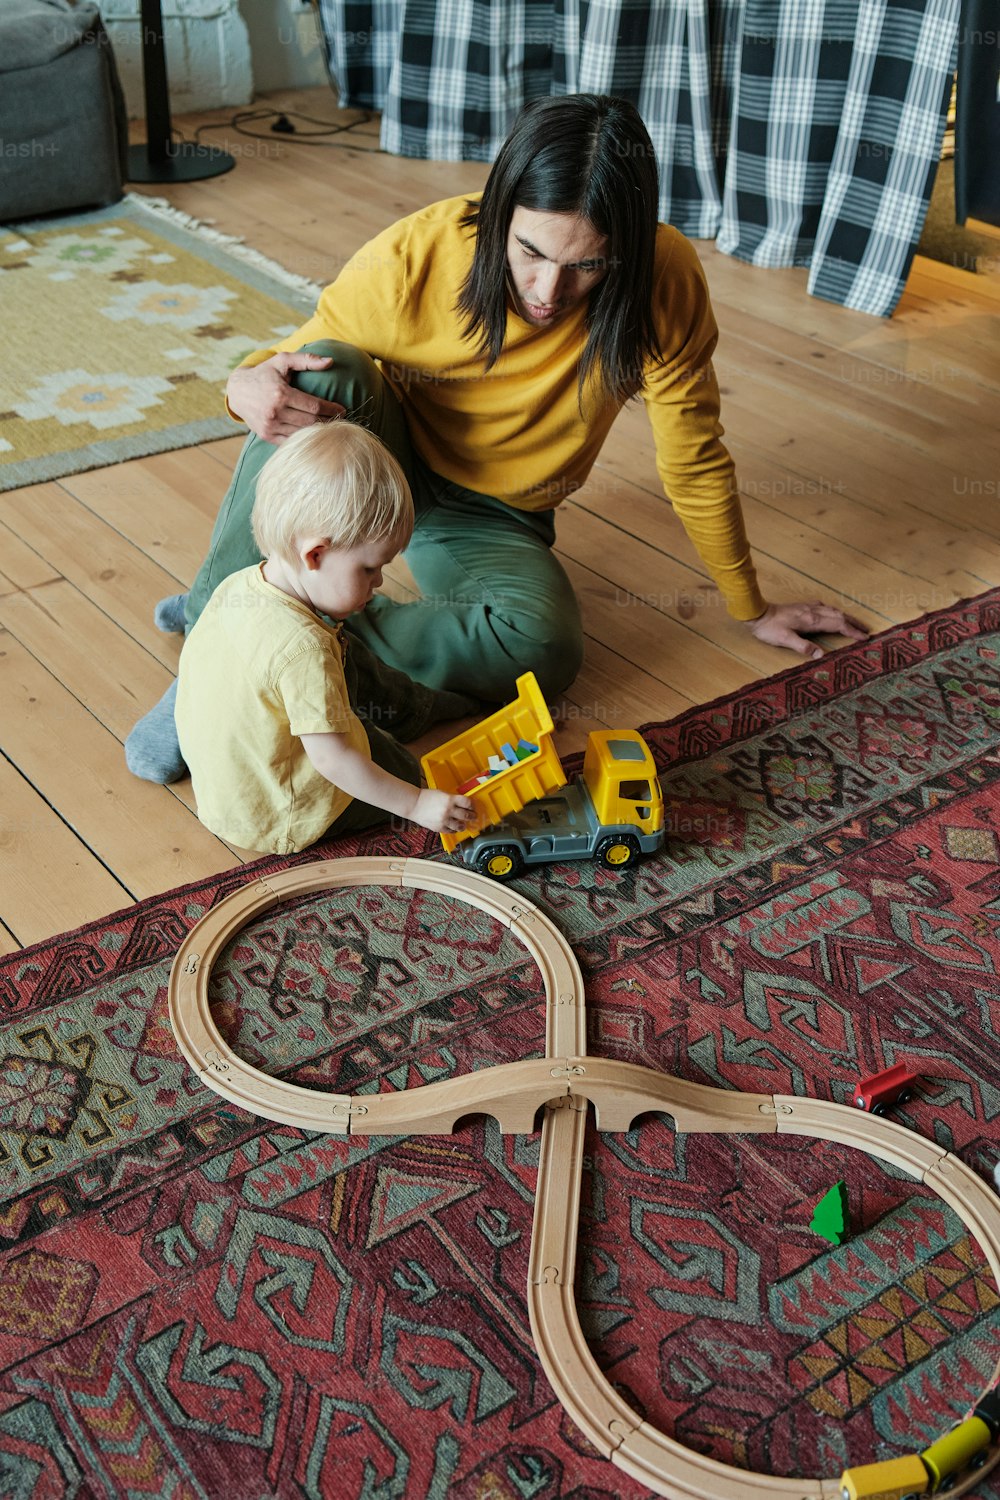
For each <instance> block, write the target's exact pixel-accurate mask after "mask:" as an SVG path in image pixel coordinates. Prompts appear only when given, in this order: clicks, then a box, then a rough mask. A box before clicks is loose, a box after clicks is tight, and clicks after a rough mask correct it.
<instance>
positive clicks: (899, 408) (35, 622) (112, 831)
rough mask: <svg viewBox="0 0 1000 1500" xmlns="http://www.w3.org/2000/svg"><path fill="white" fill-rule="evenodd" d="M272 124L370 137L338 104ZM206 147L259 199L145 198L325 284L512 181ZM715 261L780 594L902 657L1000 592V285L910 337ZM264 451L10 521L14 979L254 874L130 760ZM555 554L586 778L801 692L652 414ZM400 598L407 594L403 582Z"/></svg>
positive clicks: (366, 152) (367, 143)
mask: <svg viewBox="0 0 1000 1500" xmlns="http://www.w3.org/2000/svg"><path fill="white" fill-rule="evenodd" d="M269 101H270V102H273V103H275V104H276V105H280V106H281V107H283V108H288V107H291V108H298V109H303V110H306V111H307V112H309V113H311V114H313V115H318V116H320V117H322V118H324V119H330V120H334V119H340V120H344V119H348V120H349V119H351V118H353V117H352V116H349V115H339V116H338V114H337V112H336V110H335V107H334V101H333V98H332V96H331V95H330V94H328V93H327V92H326V91H325V90H322V89H320V90H309V91H305V92H304V93H301V94H291V93H284V94H275V95H272V96H269ZM230 114H231V111H223V112H220V113H218V114H215V115H204V116H199V117H197V120H182V121H180V122H179V124H180V127H181V128H182V129H185V130H187V131H190V130H191V129H192V128H193V126H194V125H196V124H198V123H204V122H224V121H226V120H228V118H229V116H230ZM206 138H207V139H210V140H211V141H213V142H214V143H216V144H219V145H224V146H226V148H227V149H228V150H230V151H232V152H233V153H234V154H235V155H236V157H237V167H236V170H235V171H233V172H231V173H230V174H229V175H227V176H225V177H220V178H214V179H211V180H209V181H207V182H203V183H192V184H187V185H184V186H180V187H177V188H172V189H161V188H150V189H149V190H148V191H149V192H150V193H151V194H152V195H153V196H164V197H168V198H169V199H170V200H171V202H173V203H174V204H175V205H176V206H177V207H179V208H181V209H183V210H184V211H185V212H187V213H188V214H190V215H192V216H193V217H195V218H197V219H200V220H202V221H205V222H207V223H209V224H211V225H212V227H214V228H216V229H219V230H222V231H224V232H226V233H228V234H232V235H235V236H238V237H239V238H242V239H244V240H246V242H247V243H248V244H250V245H251V246H253V248H254V249H256V250H259V251H260V252H262V253H263V254H265V255H268V256H270V257H271V258H272V259H274V260H276V261H278V262H279V263H280V264H282V265H284V266H285V267H287V268H288V269H290V270H292V271H296V272H298V273H299V274H301V275H304V276H307V277H310V278H312V279H313V280H316V281H319V282H325V281H327V280H329V279H331V278H332V276H333V275H335V274H336V271H337V269H338V268H339V266H341V265H342V264H343V262H344V260H345V259H346V258H347V257H348V256H349V255H350V254H351V253H352V252H353V250H354V249H356V248H357V246H358V245H359V244H361V243H363V241H364V240H365V239H366V238H368V237H369V235H371V234H372V233H374V232H375V231H376V230H377V229H379V228H380V227H381V226H383V225H384V224H386V223H388V222H390V221H391V220H392V219H394V218H397V217H399V216H400V215H402V214H404V213H407V212H410V211H411V210H412V209H414V208H417V207H419V206H420V205H422V204H424V203H426V202H430V201H432V200H433V199H435V198H440V197H445V196H448V195H450V194H452V193H455V192H460V191H462V190H463V189H470V190H471V189H474V188H476V187H478V186H481V184H482V182H483V181H484V179H485V176H486V172H487V168H486V167H485V166H484V165H482V164H479V163H475V164H473V163H464V164H463V163H436V162H414V161H403V160H400V159H397V158H393V157H387V156H383V155H381V154H380V153H379V152H378V150H377V133H376V126H375V123H374V122H371V123H369V124H366V125H363V126H362V127H361V128H360V129H359V131H358V133H357V134H356V135H353V136H351V137H350V138H345V137H341V138H340V139H339V141H338V143H337V145H336V146H333V147H326V148H324V147H315V146H314V147H306V146H303V145H295V144H287V143H286V141H285V140H284V138H282V137H277V136H269V137H268V138H267V139H266V140H263V141H252V140H249V139H248V138H246V137H242V136H239V135H237V134H234V133H233V132H232V131H231V130H230V129H228V128H226V129H213V130H212V131H211V132H210V133H209V134H208V136H207V137H206ZM998 244H1000V240H998ZM698 249H699V253H700V254H701V256H702V259H703V261H704V264H705V267H706V271H707V274H708V277H709V281H710V284H711V288H712V294H713V298H714V302H715V308H716V313H717V316H718V319H719V323H720V326H721V332H722V337H721V343H720V348H719V353H718V357H717V367H718V371H719V376H720V381H721V384H722V387H723V391H724V407H723V417H724V420H725V423H726V428H727V434H728V441H729V443H730V446H731V448H732V450H733V453H734V455H735V457H736V461H737V467H738V471H739V476H740V486H741V490H742V492H743V495H744V499H745V508H746V516H747V524H748V528H749V532H750V537H751V541H752V543H753V546H754V551H755V555H756V558H757V562H758V568H759V572H760V576H761V581H762V585H763V588H764V591H765V593H766V594H767V595H768V596H769V597H772V598H775V599H779V598H784V599H794V598H810V599H811V598H815V597H820V596H821V597H824V598H826V599H830V600H835V601H836V602H837V603H839V604H841V605H843V606H844V607H845V608H847V609H848V610H850V611H851V612H852V613H855V614H858V615H860V616H862V617H863V618H864V619H865V620H866V621H867V623H868V624H869V625H870V626H871V628H872V629H873V630H878V629H882V628H884V627H886V626H887V625H890V624H892V623H894V622H897V621H904V620H910V619H913V618H915V617H916V616H918V615H920V614H921V613H923V612H924V611H925V610H928V609H934V608H938V607H941V606H943V605H947V604H949V603H951V602H953V601H954V600H956V599H960V598H963V597H966V596H968V595H971V594H976V593H980V592H982V591H983V590H984V589H986V588H989V587H991V586H993V585H997V584H1000V513H998V508H997V495H998V478H997V476H998V475H1000V435H998V433H997V430H996V424H995V421H993V420H991V413H994V412H995V411H996V402H997V396H998V393H1000V363H998V359H997V354H996V350H997V348H998V347H1000V293H998V290H997V287H998V283H996V282H990V281H988V280H986V279H985V278H982V277H976V276H973V275H971V274H969V273H966V272H962V271H955V270H952V269H950V268H948V267H945V266H941V265H938V264H936V263H933V262H929V261H923V260H918V261H917V262H916V263H915V267H914V271H913V273H912V275H911V278H910V282H909V285H908V288H907V291H906V295H905V297H904V299H903V302H902V304H901V306H900V308H899V310H898V312H897V313H896V315H895V316H894V317H893V318H892V319H891V320H888V321H886V320H880V319H874V318H870V317H866V316H864V315H863V314H860V313H853V312H848V311H846V310H844V309H843V308H839V307H834V306H831V305H830V304H828V303H824V302H819V301H817V300H816V299H814V298H810V297H807V295H806V290H805V287H806V272H805V271H799V270H789V271H762V270H756V269H754V268H752V267H749V266H746V265H743V264H741V263H740V262H738V261H735V260H731V259H729V258H728V257H726V256H723V255H720V254H719V253H718V252H717V251H716V250H715V248H714V245H713V244H712V243H710V242H704V243H701V244H699V246H698ZM239 446H240V440H239V438H238V437H233V438H231V439H226V440H224V441H221V442H215V443H209V444H205V445H203V446H202V447H200V448H193V449H187V450H182V451H179V452H174V453H166V454H161V455H158V456H155V457H152V458H148V459H141V460H136V461H134V462H131V463H126V464H121V465H119V466H117V467H114V468H110V469H97V470H92V471H91V472H89V473H86V474H77V475H72V476H70V477H68V478H66V479H64V480H60V481H58V482H55V483H49V484H40V485H36V486H32V487H30V488H26V489H22V490H17V491H12V492H9V493H8V494H6V495H2V496H0V692H2V695H3V703H4V712H3V715H2V724H0V750H2V757H0V847H2V852H3V859H2V861H0V952H3V951H8V950H9V951H13V950H15V949H17V948H18V947H21V946H25V945H28V944H30V943H33V942H35V941H38V940H40V939H42V938H44V937H47V936H49V935H51V934H53V933H56V932H60V931H63V930H65V929H68V928H72V927H74V926H76V925H78V924H80V923H82V922H85V921H88V920H89V919H91V918H93V917H98V916H101V915H103V914H106V913H107V912H110V911H112V910H116V909H118V908H121V907H124V906H127V905H128V904H129V903H131V902H132V901H135V900H139V899H141V898H142V897H144V896H147V895H151V894H154V893H156V892H160V891H163V890H166V889H168V888H170V887H171V886H174V885H178V884H181V883H183V882H184V881H187V880H193V879H196V878H198V877H199V876H203V875H206V874H209V873H212V872H214V871H217V870H222V869H224V868H230V867H232V866H234V865H236V864H237V863H238V862H239V861H240V860H241V859H242V858H244V857H245V856H243V855H241V854H240V853H239V851H235V850H232V849H230V848H228V847H227V846H226V845H225V844H223V843H222V842H220V841H219V840H218V839H216V838H214V837H213V836H212V835H210V834H208V833H207V832H206V831H205V830H204V829H203V828H202V827H201V825H200V824H199V823H198V821H197V819H196V817H195V816H194V813H193V810H192V798H191V789H190V783H188V782H183V783H181V784H180V785H179V786H177V787H173V788H163V787H151V786H147V785H145V784H143V783H141V782H138V781H136V780H134V779H133V778H132V777H131V776H129V774H128V772H127V771H126V769H125V766H124V760H123V757H122V750H121V744H122V740H123V739H124V737H125V735H126V734H127V732H128V730H129V728H130V727H131V725H132V723H133V722H134V721H135V719H136V717H137V716H138V715H139V714H140V713H141V712H143V711H144V710H145V709H146V708H147V707H148V706H150V705H151V704H152V703H153V702H154V701H155V700H156V699H157V698H158V697H159V696H160V694H161V693H162V691H163V689H164V688H165V687H166V685H167V683H168V682H169V680H170V677H171V675H172V673H173V672H174V670H175V667H176V662H177V656H178V651H179V642H178V641H177V639H176V638H173V637H167V636H163V635H160V634H159V633H158V632H157V631H156V630H155V629H154V627H153V624H152V609H153V605H154V604H155V602H156V600H157V599H159V598H160V597H161V596H162V595H164V594H166V593H172V592H175V591H176V590H178V589H181V588H184V587H185V586H186V585H187V584H188V583H189V582H190V580H191V578H192V576H193V574H194V571H195V569H196V567H197V565H198V563H199V561H200V559H201V556H202V554H203V551H204V548H205V545H206V542H207V539H208V535H209V531H210V529H211V525H212V520H213V518H214V515H215V511H216V508H217V506H218V503H219V500H220V498H221V496H222V493H223V491H224V489H225V487H226V483H227V478H228V474H229V471H230V470H231V467H232V464H233V462H234V458H235V455H236V453H237V452H238V449H239ZM558 551H559V554H560V556H561V557H562V559H563V561H564V563H565V565H566V567H567V570H568V571H569V573H570V576H571V577H572V579H573V582H574V585H575V586H576V588H577V590H578V591H579V595H580V598H581V600H582V603H583V611H584V618H585V623H586V629H587V635H588V644H587V656H586V662H585V665H584V668H583V671H582V673H581V675H580V677H579V679H578V681H577V683H576V684H575V686H574V688H573V689H572V691H571V693H570V694H569V695H568V696H567V698H566V700H565V702H564V704H563V705H562V707H563V714H564V717H563V724H562V728H561V730H560V734H559V744H560V748H561V749H563V750H564V751H569V750H573V749H576V748H578V747H579V745H581V744H582V742H583V739H584V738H585V735H586V732H587V731H588V730H589V729H590V728H592V727H594V725H595V724H610V725H616V724H620V725H629V724H640V723H642V722H644V721H648V720H652V719H662V718H669V717H671V716H672V715H674V714H676V713H679V712H681V711H683V710H684V709H685V708H687V707H689V706H690V705H691V704H696V703H700V702H704V701H706V700H709V699H711V698H714V697H717V696H718V695H719V694H722V693H728V692H731V691H732V690H733V689H735V688H738V687H740V686H741V685H742V684H744V683H748V682H752V681H754V680H755V679H757V678H759V677H762V676H766V675H769V674H770V673H772V672H776V671H780V670H781V669H782V668H783V667H786V666H790V665H793V664H794V658H793V657H792V656H790V655H789V654H787V653H784V652H781V651H777V650H775V649H773V648H771V647H768V646H763V645H761V644H759V643H758V642H757V641H755V640H754V638H753V637H752V636H751V635H750V634H749V633H748V631H747V630H746V629H745V628H744V627H742V626H740V625H738V624H736V623H735V622H733V621H732V620H730V619H729V617H728V616H727V615H726V612H725V610H724V608H723V607H722V606H721V605H720V603H719V599H718V595H717V593H716V591H715V589H714V588H713V586H712V585H711V583H710V581H709V580H708V578H707V577H706V575H705V572H704V569H703V568H702V566H701V564H700V562H699V560H698V558H697V557H696V556H695V554H694V553H693V551H692V549H691V547H690V546H689V544H688V542H687V540H686V538H685V536H684V533H683V530H682V528H681V527H680V525H679V524H678V522H677V521H676V519H675V518H674V516H673V514H672V512H671V511H670V509H669V507H668V506H667V505H666V504H665V502H664V500H663V495H662V491H660V489H659V486H658V482H657V478H656V470H655V467H654V464H653V448H652V439H651V435H650V432H649V427H648V423H647V421H646V418H645V414H644V412H643V411H642V409H641V406H633V407H630V408H628V409H626V410H625V411H624V412H623V413H622V415H621V417H620V418H619V421H618V422H617V424H616V426H615V428H614V430H613V432H612V435H611V438H610V440H609V441H608V443H607V445H606V447H605V449H604V452H603V454H602V456H601V461H600V463H599V464H598V466H597V467H596V468H595V470H594V473H593V475H592V477H591V480H590V482H589V483H588V485H587V486H586V488H585V489H583V490H581V491H580V492H579V494H578V495H576V496H575V497H574V499H573V500H572V501H571V502H570V503H569V504H567V505H566V506H564V507H563V509H562V512H561V514H560V518H559V526H558ZM388 586H389V588H390V590H391V591H392V592H394V593H395V594H397V595H398V596H400V597H402V596H404V595H405V594H406V592H407V591H408V589H409V588H410V586H411V585H410V583H409V581H408V577H407V572H406V569H405V565H402V564H400V565H398V566H396V567H395V568H394V570H393V575H392V579H391V581H390V583H389V585H388ZM439 737H440V738H444V737H445V735H444V733H442V734H441V735H440V736H439Z"/></svg>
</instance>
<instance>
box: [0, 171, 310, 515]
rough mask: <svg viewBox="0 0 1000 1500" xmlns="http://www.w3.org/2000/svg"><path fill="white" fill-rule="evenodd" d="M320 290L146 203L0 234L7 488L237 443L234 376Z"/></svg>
mask: <svg viewBox="0 0 1000 1500" xmlns="http://www.w3.org/2000/svg"><path fill="white" fill-rule="evenodd" d="M315 291H316V289H315V288H312V287H310V286H309V284H308V283H307V282H305V281H303V280H302V279H301V278H298V277H295V276H292V275H291V274H290V273H288V272H285V271H282V270H281V269H280V267H278V266H275V265H273V264H272V263H271V262H269V261H266V260H264V258H263V257H262V256H258V255H255V254H254V253H253V252H252V251H249V250H247V249H246V248H245V247H243V246H242V245H240V244H239V243H238V242H236V241H235V240H231V239H229V238H227V237H226V236H224V235H221V234H217V233H215V231H213V230H211V229H208V228H207V227H206V226H204V225H197V224H195V222H194V221H193V220H190V219H187V218H186V216H185V215H183V214H180V213H177V212H176V211H175V210H173V209H171V208H170V207H169V206H168V205H167V204H165V203H159V201H158V200H150V199H148V198H143V197H141V196H139V195H129V196H128V197H126V198H125V199H124V200H123V201H122V202H121V203H118V204H115V205H114V207H112V208H108V209H103V210H101V211H99V212H96V213H90V214H83V215H77V216H74V217H72V218H64V219H58V220H55V221H53V220H52V219H46V220H44V221H40V222H38V223H34V224H20V225H8V226H6V227H4V228H2V229H0V297H2V301H3V325H4V329H3V331H4V360H3V366H2V368H0V490H7V489H13V488H14V487H15V486H17V485H22V484H34V483H36V482H37V481H39V480H42V479H58V478H59V477H60V476H61V475H63V474H75V473H78V472H79V471H80V470H82V469H93V468H96V467H98V466H100V465H103V464H113V463H120V462H122V460H124V459H127V458H140V457H142V456H143V455H145V454H148V453H162V452H164V451H165V450H166V449H168V448H183V447H186V446H188V445H189V444H193V443H198V442H204V441H205V440H206V439H208V438H216V437H231V436H232V434H233V433H234V432H239V431H241V429H240V428H239V427H237V426H235V425H234V424H233V422H232V421H231V420H230V419H229V418H228V417H227V416H226V413H225V407H224V405H223V388H224V386H225V382H226V378H227V376H228V375H229V372H230V370H231V369H232V368H233V366H234V365H237V364H239V363H240V361H241V360H242V359H243V358H244V357H245V356H246V355H247V354H249V353H250V352H251V350H253V349H259V348H261V347H262V346H267V345H269V344H271V343H273V342H276V341H277V340H278V339H279V338H280V337H282V336H283V335H284V334H286V333H291V332H292V331H293V330H294V329H295V328H297V327H298V326H299V324H300V323H301V322H302V320H303V317H304V315H305V314H307V313H308V312H310V311H311V310H312V307H313V305H314V302H315ZM242 430H245V429H242Z"/></svg>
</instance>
